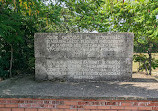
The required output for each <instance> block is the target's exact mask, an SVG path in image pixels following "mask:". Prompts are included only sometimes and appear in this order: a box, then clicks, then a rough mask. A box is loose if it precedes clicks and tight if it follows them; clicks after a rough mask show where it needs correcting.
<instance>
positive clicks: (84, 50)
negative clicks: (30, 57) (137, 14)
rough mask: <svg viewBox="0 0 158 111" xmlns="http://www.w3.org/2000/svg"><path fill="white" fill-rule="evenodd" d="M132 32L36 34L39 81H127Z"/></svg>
mask: <svg viewBox="0 0 158 111" xmlns="http://www.w3.org/2000/svg"><path fill="white" fill-rule="evenodd" d="M133 38H134V35H133V34H132V33H110V34H109V33H69V34H65V33H62V34H61V33H36V34H35V58H36V62H35V73H36V79H38V80H56V79H64V80H77V81H78V80H82V81H84V80H94V81H104V80H130V79H131V76H132V56H133Z"/></svg>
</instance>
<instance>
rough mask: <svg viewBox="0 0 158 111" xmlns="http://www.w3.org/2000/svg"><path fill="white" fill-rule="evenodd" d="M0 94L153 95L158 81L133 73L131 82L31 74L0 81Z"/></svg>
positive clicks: (6, 95)
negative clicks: (58, 78)
mask: <svg viewBox="0 0 158 111" xmlns="http://www.w3.org/2000/svg"><path fill="white" fill-rule="evenodd" d="M0 97H1V98H3V97H18V98H22V97H26V98H29V97H33V98H62V99H63V98H96V99H99V98H109V99H114V98H118V99H157V100H158V82H157V81H156V80H155V79H154V78H152V77H149V76H148V77H144V78H142V76H140V75H133V79H132V82H116V81H115V82H110V81H106V82H76V83H74V82H59V81H55V82H51V81H43V82H37V81H34V78H33V77H32V76H27V77H24V78H23V77H21V78H20V77H18V78H15V79H12V80H6V81H3V82H0Z"/></svg>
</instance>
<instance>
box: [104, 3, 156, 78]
mask: <svg viewBox="0 0 158 111" xmlns="http://www.w3.org/2000/svg"><path fill="white" fill-rule="evenodd" d="M120 7H121V8H120ZM157 7H158V1H152V0H149V1H145V0H144V1H139V2H138V1H135V2H125V3H121V2H119V3H117V4H115V5H114V7H113V9H112V13H108V14H109V18H110V19H111V21H110V22H111V24H112V27H111V29H112V31H116V32H133V33H134V34H135V41H134V43H135V44H134V45H135V47H138V46H139V47H141V48H143V52H147V53H148V56H149V57H148V62H149V63H148V64H146V65H148V66H146V67H148V70H149V74H150V75H151V70H152V62H154V59H152V52H156V51H157V48H156V47H157V44H158V28H157V25H158V20H157V19H156V15H157V14H158V8H157ZM107 11H108V12H110V11H109V10H107ZM146 61H147V60H146Z"/></svg>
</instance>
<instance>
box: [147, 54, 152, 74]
mask: <svg viewBox="0 0 158 111" xmlns="http://www.w3.org/2000/svg"><path fill="white" fill-rule="evenodd" d="M148 55H149V75H151V70H152V69H151V59H152V55H151V52H150V51H148Z"/></svg>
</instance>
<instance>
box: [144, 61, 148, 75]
mask: <svg viewBox="0 0 158 111" xmlns="http://www.w3.org/2000/svg"><path fill="white" fill-rule="evenodd" d="M145 62H146V60H145V61H144V66H145V71H146V75H148V68H147V66H146V64H145Z"/></svg>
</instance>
